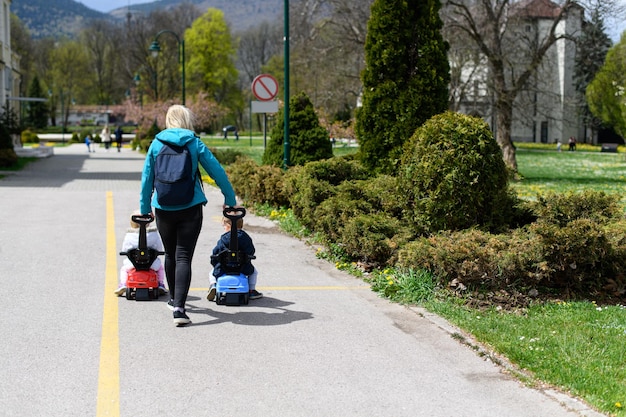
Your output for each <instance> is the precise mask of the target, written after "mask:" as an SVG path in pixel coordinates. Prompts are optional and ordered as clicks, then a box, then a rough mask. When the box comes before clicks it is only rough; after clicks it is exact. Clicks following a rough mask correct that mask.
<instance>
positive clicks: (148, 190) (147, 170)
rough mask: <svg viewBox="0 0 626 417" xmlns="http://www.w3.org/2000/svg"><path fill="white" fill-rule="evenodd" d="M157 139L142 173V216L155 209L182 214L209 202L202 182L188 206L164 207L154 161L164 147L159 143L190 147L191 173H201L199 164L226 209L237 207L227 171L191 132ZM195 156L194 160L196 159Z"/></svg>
mask: <svg viewBox="0 0 626 417" xmlns="http://www.w3.org/2000/svg"><path fill="white" fill-rule="evenodd" d="M156 137H157V139H159V140H153V141H152V143H151V144H150V148H148V153H147V155H146V160H145V162H144V165H143V172H142V174H141V195H140V198H139V209H140V210H141V214H148V213H151V212H152V208H151V207H154V208H158V209H161V210H183V209H186V208H189V207H193V206H196V205H198V204H203V205H204V204H206V203H207V199H206V196H205V195H204V191H203V190H202V184H201V182H200V181H197V182H196V187H195V194H194V197H193V200H191V202H189V203H188V204H184V205H179V206H162V205H160V204H159V202H158V201H157V195H156V191H155V190H154V160H155V158H156V156H157V154H158V153H159V150H161V148H162V147H163V144H162V143H161V142H160V141H164V142H168V143H171V144H173V145H176V146H184V145H187V148H188V149H189V152H190V153H191V156H192V158H191V162H192V170H193V172H196V170H197V169H198V163H200V165H202V167H203V168H204V169H205V170H206V172H207V173H208V174H209V176H210V177H211V178H213V180H214V181H215V184H217V186H218V187H219V188H220V190H221V191H222V194H223V195H224V204H225V205H227V206H234V205H235V204H236V202H237V201H236V200H235V191H234V190H233V187H232V185H231V184H230V181H229V180H228V177H227V176H226V172H224V168H222V166H221V165H220V163H219V162H218V161H217V159H215V157H214V156H213V154H212V153H211V151H210V150H209V148H207V147H206V145H205V144H204V143H203V142H202V141H201V140H200V138H199V137H198V136H196V134H195V133H194V132H192V131H191V130H187V129H178V128H177V129H166V130H163V131H161V132H159V134H157V135H156ZM194 156H195V158H194Z"/></svg>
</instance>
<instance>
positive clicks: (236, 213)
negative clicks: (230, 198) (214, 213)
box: [223, 207, 246, 220]
mask: <svg viewBox="0 0 626 417" xmlns="http://www.w3.org/2000/svg"><path fill="white" fill-rule="evenodd" d="M223 214H224V217H226V218H227V219H229V220H239V219H242V218H243V217H244V216H245V215H246V209H245V208H243V207H226V208H224V211H223Z"/></svg>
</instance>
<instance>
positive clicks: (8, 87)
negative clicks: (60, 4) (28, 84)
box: [0, 0, 20, 114]
mask: <svg viewBox="0 0 626 417" xmlns="http://www.w3.org/2000/svg"><path fill="white" fill-rule="evenodd" d="M1 4H2V8H1V9H0V108H4V106H5V105H6V104H7V102H8V104H9V106H10V108H12V109H13V110H15V112H16V113H17V114H19V103H18V100H19V97H18V96H19V91H20V89H19V87H20V72H19V71H20V67H19V56H18V55H17V54H15V53H14V52H13V50H12V49H11V0H1Z"/></svg>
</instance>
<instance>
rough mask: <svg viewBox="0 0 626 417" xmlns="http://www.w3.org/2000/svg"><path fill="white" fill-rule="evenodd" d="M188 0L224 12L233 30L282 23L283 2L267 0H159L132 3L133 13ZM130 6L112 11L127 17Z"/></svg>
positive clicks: (117, 15) (147, 11) (114, 14)
mask: <svg viewBox="0 0 626 417" xmlns="http://www.w3.org/2000/svg"><path fill="white" fill-rule="evenodd" d="M183 2H187V3H191V4H193V5H195V6H196V7H198V8H199V9H200V10H202V11H203V12H204V11H206V10H207V9H209V8H213V9H219V10H221V11H223V12H224V17H225V19H226V21H227V22H228V23H230V25H231V28H232V30H233V31H239V30H241V29H247V28H249V27H251V26H254V25H257V24H259V23H261V22H262V21H264V20H266V21H268V22H273V21H276V22H277V24H282V16H283V2H281V1H279V0H278V1H276V0H275V1H271V2H268V1H266V0H158V1H154V2H152V3H142V4H136V5H131V6H130V7H131V13H143V14H149V13H150V12H152V11H154V10H167V9H171V8H173V7H175V6H177V5H178V4H180V3H183ZM127 13H128V7H120V8H119V9H115V10H113V11H111V13H110V14H111V15H112V16H115V17H117V18H125V17H126V14H127Z"/></svg>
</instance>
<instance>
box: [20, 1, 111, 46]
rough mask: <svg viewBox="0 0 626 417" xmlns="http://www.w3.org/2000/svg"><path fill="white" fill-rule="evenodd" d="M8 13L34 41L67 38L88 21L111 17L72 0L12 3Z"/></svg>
mask: <svg viewBox="0 0 626 417" xmlns="http://www.w3.org/2000/svg"><path fill="white" fill-rule="evenodd" d="M11 12H13V13H14V14H15V15H16V16H17V17H19V18H20V20H21V21H22V23H23V24H24V26H26V27H27V28H28V30H29V31H30V33H31V35H32V36H33V37H35V38H43V37H47V36H52V37H55V38H57V37H60V36H64V35H65V36H70V37H71V36H73V35H74V34H75V33H77V32H78V31H79V30H80V29H81V28H82V27H84V26H85V25H86V24H87V22H88V21H90V20H92V19H110V18H112V17H111V16H109V15H107V14H105V13H100V12H98V11H96V10H92V9H90V8H88V7H86V6H85V5H83V4H82V3H78V2H76V1H74V0H13V1H12V2H11Z"/></svg>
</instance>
